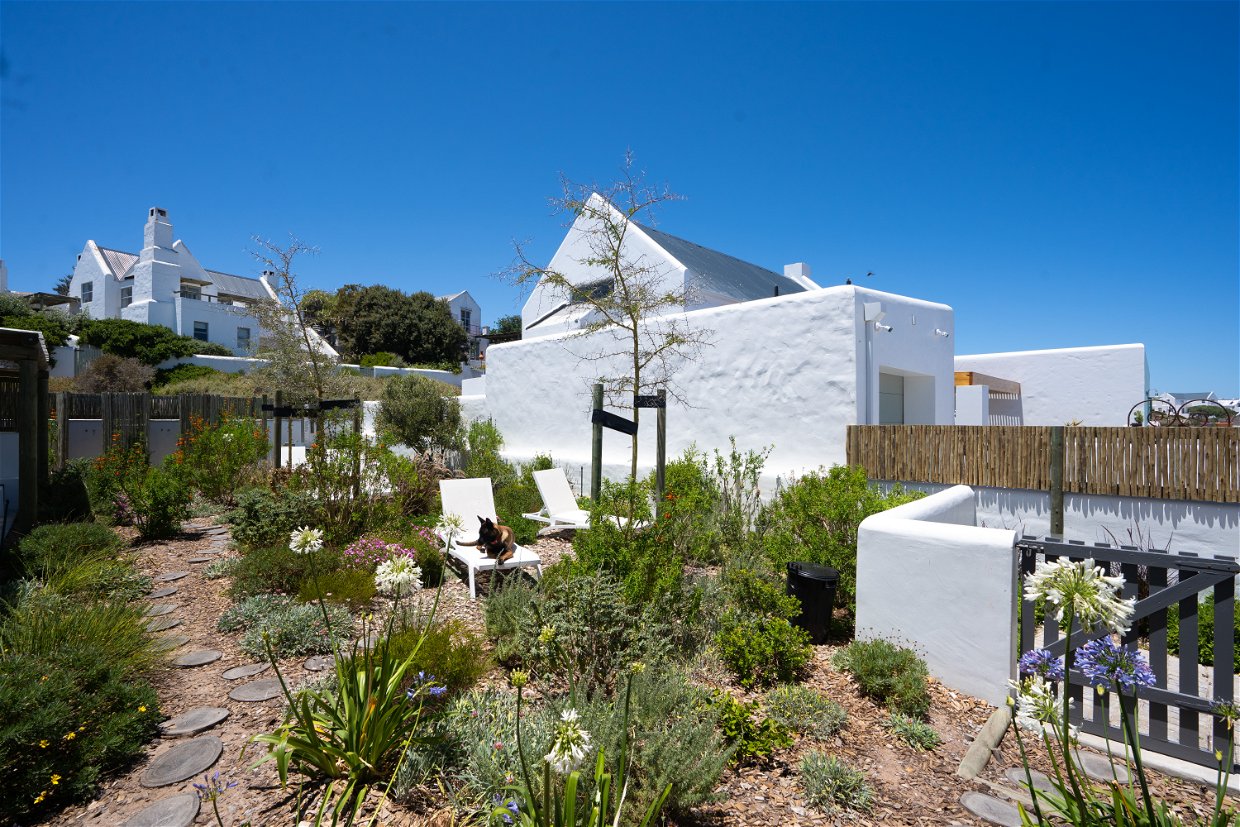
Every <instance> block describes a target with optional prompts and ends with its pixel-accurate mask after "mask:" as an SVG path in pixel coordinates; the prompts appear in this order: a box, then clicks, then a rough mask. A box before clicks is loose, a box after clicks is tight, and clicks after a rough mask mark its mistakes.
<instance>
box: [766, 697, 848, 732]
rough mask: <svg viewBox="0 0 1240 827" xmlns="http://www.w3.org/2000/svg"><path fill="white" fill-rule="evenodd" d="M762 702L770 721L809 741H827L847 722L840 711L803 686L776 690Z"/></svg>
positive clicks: (836, 706)
mask: <svg viewBox="0 0 1240 827" xmlns="http://www.w3.org/2000/svg"><path fill="white" fill-rule="evenodd" d="M765 701H766V712H767V715H768V716H769V717H770V718H771V719H772V720H774V721H778V722H779V723H781V724H783V725H784V726H786V727H788V728H789V729H792V730H796V731H797V732H800V733H801V734H803V735H808V736H810V737H811V738H830V737H831V736H832V735H835V734H836V733H837V732H839V731H840V730H841V729H843V728H844V724H845V723H847V722H848V713H847V712H845V711H844V707H842V706H840V705H839V704H837V703H836V702H835V701H832V700H830V699H829V698H826V697H824V696H823V695H822V694H821V693H818V692H815V691H814V690H813V689H810V688H809V687H807V686H795V685H785V686H777V687H775V688H774V689H772V690H771V691H770V692H767V693H766V699H765Z"/></svg>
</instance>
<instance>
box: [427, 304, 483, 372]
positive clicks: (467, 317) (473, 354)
mask: <svg viewBox="0 0 1240 827" xmlns="http://www.w3.org/2000/svg"><path fill="white" fill-rule="evenodd" d="M436 298H438V299H439V301H442V302H447V304H448V310H449V311H451V313H452V318H453V319H456V322H457V324H459V325H460V326H461V327H463V328H464V329H465V332H466V333H468V334H469V345H468V353H467V354H466V355H467V357H468V358H469V359H470V360H474V359H477V358H478V355H479V354H480V353H481V352H483V351H484V350H485V349H486V346H487V343H488V342H487V338H486V333H487V329H486V328H485V327H483V325H482V307H481V305H479V304H478V302H477V301H476V300H475V299H474V297H473V296H471V295H469V291H468V290H462V291H461V292H459V293H453V294H452V295H450V296H437V297H436Z"/></svg>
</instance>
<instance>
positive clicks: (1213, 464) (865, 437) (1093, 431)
mask: <svg viewBox="0 0 1240 827" xmlns="http://www.w3.org/2000/svg"><path fill="white" fill-rule="evenodd" d="M1050 433H1051V429H1050V428H1049V427H1029V426H1026V427H1017V426H969V425H852V426H849V428H848V464H849V465H861V466H863V467H864V468H865V469H866V474H867V475H868V476H869V477H870V478H871V479H881V480H902V481H906V482H928V483H940V484H946V485H973V486H984V487H990V488H1025V489H1032V490H1035V491H1049V490H1050V487H1051V486H1050V464H1051V463H1050V446H1051V440H1050ZM1063 490H1064V491H1066V492H1071V493H1079V494H1105V495H1111V496H1120V497H1151V498H1154V499H1168V500H1194V501H1199V502H1219V503H1237V502H1240V428H1094V427H1068V428H1065V429H1064V472H1063Z"/></svg>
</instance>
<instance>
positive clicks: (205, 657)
mask: <svg viewBox="0 0 1240 827" xmlns="http://www.w3.org/2000/svg"><path fill="white" fill-rule="evenodd" d="M222 657H224V653H223V652H219V651H216V650H215V649H199V650H198V651H197V652H186V653H185V654H184V655H181V656H179V657H177V658H174V659H173V661H172V665H173V666H180V667H183V668H188V667H191V666H206V665H207V664H208V663H215V662H216V661H217V660H219V659H220V658H222Z"/></svg>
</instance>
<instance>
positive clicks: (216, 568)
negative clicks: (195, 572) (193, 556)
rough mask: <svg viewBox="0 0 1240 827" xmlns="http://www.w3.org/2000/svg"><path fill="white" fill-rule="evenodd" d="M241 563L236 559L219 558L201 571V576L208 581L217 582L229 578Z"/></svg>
mask: <svg viewBox="0 0 1240 827" xmlns="http://www.w3.org/2000/svg"><path fill="white" fill-rule="evenodd" d="M240 562H241V559H240V558H238V557H221V558H220V559H218V560H216V561H215V562H214V563H212V564H210V565H209V566H207V567H206V568H205V569H203V570H202V576H203V577H205V578H207V579H208V580H219V579H221V578H224V577H231V576H232V574H233V572H235V571H236V570H237V564H238V563H240Z"/></svg>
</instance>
